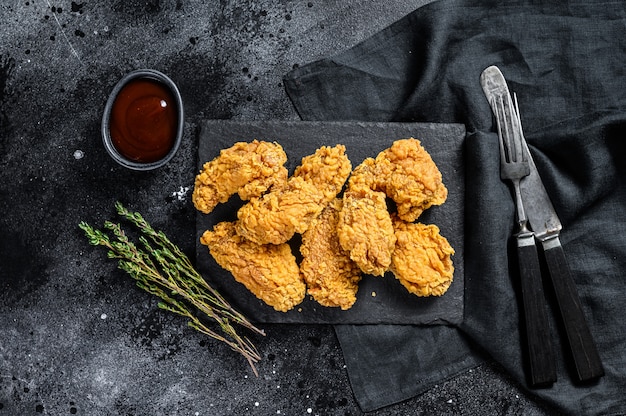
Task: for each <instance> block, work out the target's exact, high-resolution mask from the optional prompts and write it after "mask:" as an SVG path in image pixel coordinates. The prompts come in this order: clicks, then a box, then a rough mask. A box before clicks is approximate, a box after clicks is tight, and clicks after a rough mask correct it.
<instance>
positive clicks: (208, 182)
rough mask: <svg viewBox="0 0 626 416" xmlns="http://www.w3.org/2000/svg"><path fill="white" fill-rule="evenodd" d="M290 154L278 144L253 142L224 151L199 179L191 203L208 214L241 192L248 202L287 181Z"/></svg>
mask: <svg viewBox="0 0 626 416" xmlns="http://www.w3.org/2000/svg"><path fill="white" fill-rule="evenodd" d="M286 161H287V155H286V154H285V151H284V150H283V148H282V146H280V145H279V144H278V143H269V142H264V141H258V140H254V141H252V142H250V143H246V142H239V143H235V144H234V145H233V146H232V147H230V148H228V149H224V150H222V151H221V152H220V154H219V156H217V157H216V158H215V159H213V160H211V161H209V162H207V163H205V164H204V166H203V167H202V170H201V171H200V173H199V174H198V175H197V176H196V179H195V184H194V190H193V194H192V201H193V203H194V205H195V207H196V209H198V210H199V211H201V212H203V213H205V214H208V213H210V212H211V211H212V210H213V208H215V206H216V205H217V204H219V203H223V202H226V201H228V199H229V198H230V197H231V195H233V194H235V193H238V194H239V196H240V197H241V199H242V200H244V201H246V200H249V199H250V198H253V197H258V196H260V195H262V194H263V193H264V192H265V191H267V190H268V189H269V188H270V187H272V186H273V185H276V184H284V183H285V182H286V181H287V176H288V172H287V168H286V167H285V166H284V164H285V162H286Z"/></svg>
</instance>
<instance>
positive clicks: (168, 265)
mask: <svg viewBox="0 0 626 416" xmlns="http://www.w3.org/2000/svg"><path fill="white" fill-rule="evenodd" d="M115 208H116V210H117V213H118V214H119V215H120V216H121V217H123V218H125V219H126V220H128V221H130V222H131V223H132V224H134V225H135V226H136V227H137V228H138V229H139V231H140V232H141V234H140V236H139V242H140V245H136V244H134V243H133V242H132V241H130V239H129V237H128V236H127V235H126V233H125V232H124V230H123V229H122V227H121V225H120V224H117V223H114V222H111V221H106V222H105V223H104V229H105V230H106V231H102V230H98V229H95V228H93V227H92V226H90V225H89V224H87V223H86V222H84V221H82V222H81V223H80V224H79V227H80V228H81V229H82V230H83V231H84V232H85V235H86V236H87V238H88V240H89V243H90V244H92V245H94V246H104V247H106V248H107V249H108V250H109V251H108V257H109V258H111V259H118V266H119V268H120V269H122V270H124V271H126V272H127V273H128V274H130V276H131V277H132V278H133V279H135V281H136V283H137V286H139V287H140V288H141V289H143V290H145V291H146V292H148V293H151V294H153V295H156V296H158V297H160V298H161V301H160V302H159V304H158V306H159V307H160V308H161V309H164V310H167V311H170V312H173V313H176V314H178V315H182V316H184V317H187V318H188V319H189V322H188V325H189V326H190V327H192V328H194V329H196V330H198V331H200V332H201V333H203V334H206V335H208V336H210V337H213V338H215V339H217V340H219V341H223V342H225V343H226V344H227V345H228V346H229V347H230V348H231V349H233V350H234V351H236V352H238V353H240V354H242V355H243V356H244V357H245V358H246V360H248V363H249V364H250V366H251V367H252V370H253V371H254V374H256V375H258V373H257V370H256V367H255V363H257V362H258V361H259V360H260V358H261V357H260V355H259V353H258V352H257V350H256V348H255V347H254V345H253V344H252V342H250V340H249V339H248V338H246V337H243V336H241V335H239V333H238V332H237V330H236V328H235V327H234V326H233V324H236V325H239V326H243V327H245V328H248V329H249V330H251V331H253V332H256V333H258V334H261V335H265V333H264V332H263V331H262V330H260V329H258V328H256V327H255V326H254V325H252V324H251V323H250V322H249V321H248V319H247V318H246V317H245V316H243V315H242V314H241V313H239V312H237V311H236V310H235V309H233V308H232V307H231V306H230V304H229V303H228V302H227V301H226V300H225V299H224V298H223V297H222V296H221V295H220V293H219V292H218V291H217V290H216V289H214V288H213V287H211V286H210V285H209V284H208V283H207V282H206V281H205V280H204V279H203V278H202V276H201V275H200V274H199V273H198V272H197V271H196V270H195V268H194V267H193V265H192V264H191V262H190V261H189V258H188V257H187V256H186V255H185V254H184V253H183V252H182V251H181V250H180V249H179V248H178V247H177V246H176V245H175V244H173V243H172V242H171V241H170V240H169V239H168V238H167V236H166V235H165V234H164V233H163V232H161V231H158V232H157V231H155V230H154V229H153V228H152V226H151V225H150V224H149V223H148V222H147V221H146V220H145V219H144V218H143V217H142V216H141V215H140V214H139V213H137V212H134V213H133V212H130V211H129V210H127V209H126V208H125V207H124V206H123V205H122V204H121V203H119V202H117V203H116V204H115ZM107 231H108V232H109V233H112V234H113V236H114V237H115V238H111V236H110V235H109V234H107ZM197 311H200V312H202V313H204V314H205V315H206V316H208V317H209V318H211V319H212V320H213V321H215V322H216V323H217V324H218V325H219V327H220V329H221V333H219V332H216V331H214V330H212V329H210V328H209V327H208V326H207V325H206V324H205V323H204V322H203V321H202V320H201V319H200V318H199V317H198V316H197Z"/></svg>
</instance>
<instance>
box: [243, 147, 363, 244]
mask: <svg viewBox="0 0 626 416" xmlns="http://www.w3.org/2000/svg"><path fill="white" fill-rule="evenodd" d="M351 167H352V165H351V163H350V160H349V159H348V157H347V156H346V155H345V146H343V145H337V146H335V147H334V148H329V147H326V146H324V147H321V148H319V149H318V150H317V151H316V152H315V153H314V154H313V155H310V156H307V157H305V158H303V159H302V164H301V165H300V166H299V167H298V168H296V171H295V172H294V175H293V176H292V177H290V178H289V179H288V180H287V185H286V186H282V187H281V186H276V187H274V188H272V189H271V190H270V192H268V193H266V194H265V195H263V196H262V197H260V198H254V199H252V200H251V201H250V202H248V203H247V204H246V205H244V206H243V207H241V208H240V209H239V212H238V213H237V218H238V219H239V221H238V222H237V232H238V233H239V234H240V235H241V236H244V237H245V238H247V239H249V240H251V241H254V242H255V243H257V244H282V243H284V242H286V241H289V240H290V239H291V238H292V237H293V235H294V234H295V233H303V232H305V231H306V230H307V228H308V227H309V225H310V224H311V221H313V220H314V219H315V218H316V217H317V216H318V215H319V214H320V213H321V212H322V210H323V209H324V207H325V206H326V205H328V203H329V202H330V201H332V200H333V198H335V197H336V196H337V194H338V193H339V192H340V191H341V188H342V187H343V184H344V183H345V181H346V179H347V178H348V175H350V170H351Z"/></svg>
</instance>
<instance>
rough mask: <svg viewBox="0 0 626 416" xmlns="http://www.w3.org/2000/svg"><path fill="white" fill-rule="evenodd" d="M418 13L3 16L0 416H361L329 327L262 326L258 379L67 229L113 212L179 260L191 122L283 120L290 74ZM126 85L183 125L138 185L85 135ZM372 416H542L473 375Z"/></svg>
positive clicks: (125, 0)
mask: <svg viewBox="0 0 626 416" xmlns="http://www.w3.org/2000/svg"><path fill="white" fill-rule="evenodd" d="M426 2H427V1H416V2H412V1H398V2H391V3H387V2H384V3H383V2H379V1H370V0H367V1H353V0H341V1H331V2H326V1H324V2H323V1H319V0H313V1H280V2H278V1H276V2H271V1H245V2H244V1H241V2H237V1H220V2H204V1H200V0H197V1H189V0H171V1H166V0H110V1H104V0H97V1H96V0H94V1H89V0H84V1H80V2H70V1H61V0H59V1H53V0H45V1H40V0H34V1H24V0H16V1H14V0H11V1H3V2H2V4H1V5H0V16H1V21H2V24H1V25H0V212H1V213H2V215H1V216H0V237H1V238H0V415H5V414H6V415H31V414H33V415H37V414H50V415H64V414H84V415H108V414H111V415H117V414H120V415H161V414H163V415H165V414H167V415H231V414H258V415H272V414H282V415H308V414H313V415H358V414H361V411H360V410H359V408H358V406H357V404H356V402H355V400H354V398H353V395H352V393H351V390H350V385H349V381H348V378H347V374H346V371H345V366H344V363H343V358H342V355H341V351H340V349H339V346H338V343H337V340H336V338H335V335H334V332H333V329H332V327H331V326H326V325H307V326H296V325H266V326H265V330H266V332H267V334H268V335H267V337H265V338H255V339H254V341H255V342H256V344H257V346H258V348H259V350H260V352H261V354H262V356H263V360H262V361H261V363H260V364H259V367H258V368H259V374H260V376H259V377H258V378H256V377H255V376H254V375H253V374H252V372H251V371H250V369H249V368H248V367H247V364H246V363H245V361H244V360H243V359H241V358H239V356H237V355H236V354H234V353H232V352H231V351H230V350H228V349H227V348H226V347H224V346H223V345H222V344H220V343H218V342H216V341H213V340H211V339H209V338H207V337H205V336H202V335H201V334H198V333H196V332H193V331H192V330H191V329H188V328H187V327H186V325H185V322H184V320H183V319H182V318H179V317H177V316H173V315H170V314H168V313H165V312H162V311H161V310H159V309H158V308H157V307H156V300H155V299H154V298H153V297H151V296H150V295H148V294H146V293H144V292H142V291H140V290H139V289H137V288H136V287H135V286H134V284H133V282H132V281H131V280H130V278H128V276H126V275H125V274H123V273H122V272H120V271H118V270H117V269H116V267H115V264H114V263H113V262H111V261H108V260H106V259H105V253H104V251H103V250H101V249H95V248H92V247H91V246H88V245H87V242H86V240H85V239H84V237H83V236H82V234H81V232H80V230H79V229H78V228H77V224H78V222H79V221H80V220H86V221H88V222H90V223H95V224H100V223H101V222H103V221H104V220H105V219H108V218H111V217H112V216H113V203H114V201H116V200H120V201H122V202H124V203H125V204H126V205H127V206H129V207H130V208H132V209H133V210H138V211H141V212H142V213H143V214H144V215H145V216H146V217H147V219H148V220H150V221H151V222H152V223H153V225H155V226H156V227H157V228H160V229H163V230H164V231H165V232H166V233H167V234H168V235H169V236H170V237H171V238H172V239H173V240H174V241H175V242H176V243H178V244H179V245H180V246H181V247H182V248H183V249H184V251H185V252H187V253H188V254H189V255H190V256H191V257H192V258H193V257H194V247H195V241H194V224H195V223H194V219H195V211H194V209H193V206H192V204H191V200H190V199H191V198H190V195H191V187H192V185H193V178H194V176H195V173H196V151H197V134H198V128H199V125H200V123H201V121H202V120H203V119H233V120H297V119H298V117H297V114H296V113H295V111H294V109H293V107H292V105H291V103H290V102H289V100H288V98H287V96H286V94H285V92H284V88H283V86H282V84H281V82H282V76H283V75H284V74H285V73H286V72H288V71H289V70H291V69H292V68H294V67H295V66H297V65H300V64H305V63H307V62H310V61H313V60H316V59H318V58H322V57H324V56H327V55H329V54H334V53H337V52H339V51H342V50H344V49H346V48H349V47H351V46H354V45H355V44H356V43H358V42H360V41H361V40H363V39H365V38H367V37H368V36H369V35H371V34H373V33H375V32H377V31H378V30H380V29H382V28H384V27H385V26H387V25H388V24H390V23H392V22H394V21H395V20H397V19H399V18H400V17H402V16H403V15H405V14H406V13H408V12H410V11H412V10H414V9H415V8H417V7H418V6H420V5H422V4H424V3H426ZM138 68H153V69H157V70H160V71H162V72H165V73H166V74H168V75H170V76H171V78H172V79H173V80H174V81H175V82H176V83H177V84H178V86H179V88H180V90H181V94H182V96H183V100H184V103H185V110H186V123H185V137H184V143H183V145H182V147H181V149H180V151H179V152H178V153H177V155H176V156H175V158H174V159H173V161H172V162H171V163H170V164H169V165H167V166H166V167H164V168H161V169H159V170H157V171H154V172H150V173H141V172H132V171H129V170H126V169H124V168H122V167H119V166H117V165H116V164H115V163H114V162H113V161H112V160H111V159H110V158H109V157H108V156H107V155H106V153H105V151H104V148H103V146H102V144H101V139H100V135H99V126H100V118H101V114H102V111H103V107H104V103H105V101H106V98H107V95H108V93H109V91H110V90H111V89H112V88H113V86H114V84H115V83H116V82H117V81H118V80H119V78H121V77H122V76H123V75H124V74H125V73H127V72H129V71H131V70H133V69H138ZM421 121H428V120H421ZM372 414H375V415H404V414H471V415H473V414H502V415H513V414H515V415H519V414H523V415H542V414H547V411H546V410H545V409H544V408H543V407H542V406H541V404H539V403H537V402H534V401H533V400H532V399H530V398H529V397H528V396H527V395H526V394H525V393H523V392H522V391H521V390H519V389H518V388H517V387H516V386H515V385H513V384H511V383H510V381H509V380H508V379H507V378H506V376H504V375H503V374H502V373H501V372H500V370H499V369H498V368H496V367H494V366H493V365H491V364H489V363H486V364H484V365H483V366H481V367H478V368H475V369H473V370H471V371H468V372H465V373H463V374H459V375H458V376H456V377H455V378H453V379H451V380H449V381H446V382H445V383H442V384H440V385H438V386H437V387H436V388H433V389H432V390H430V391H428V392H426V393H425V394H423V395H421V396H419V397H417V398H415V399H412V400H410V401H408V402H405V403H402V404H398V405H395V406H392V407H389V408H386V409H383V410H380V411H378V412H374V413H372Z"/></svg>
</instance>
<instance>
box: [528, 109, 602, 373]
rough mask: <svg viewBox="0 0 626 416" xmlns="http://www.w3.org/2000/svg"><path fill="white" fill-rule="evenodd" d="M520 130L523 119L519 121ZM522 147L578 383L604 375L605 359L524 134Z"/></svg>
mask: <svg viewBox="0 0 626 416" xmlns="http://www.w3.org/2000/svg"><path fill="white" fill-rule="evenodd" d="M519 124H520V129H521V120H520V122H519ZM521 138H522V145H523V148H524V152H525V153H526V156H527V158H528V162H529V165H530V174H529V175H528V176H526V177H525V178H524V179H523V180H522V181H521V182H520V188H521V193H522V199H523V200H524V201H525V202H527V203H526V206H527V210H526V214H527V217H528V221H529V223H530V226H531V228H532V230H533V232H534V233H535V237H536V238H537V239H538V240H539V241H540V242H541V245H542V247H543V252H544V256H545V260H546V263H547V265H548V270H549V272H550V278H551V280H552V286H553V288H554V293H555V295H556V299H557V303H558V306H559V311H560V315H561V318H562V321H563V325H564V327H565V333H566V335H567V339H568V343H569V346H570V351H571V353H572V357H573V359H574V364H575V367H576V375H577V378H578V380H579V381H589V380H593V379H596V378H599V377H602V376H603V375H604V368H603V366H602V360H601V359H600V355H599V354H598V350H597V347H596V344H595V341H594V339H593V336H592V334H591V331H590V329H589V325H588V324H587V320H586V318H585V315H584V311H583V308H582V304H581V302H580V297H579V296H578V290H577V289H576V283H575V282H574V279H573V276H572V273H571V271H570V268H569V265H568V263H567V258H566V256H565V251H564V250H563V246H562V245H561V241H560V239H559V235H560V233H561V230H562V229H563V226H562V224H561V221H560V220H559V217H558V215H557V213H556V211H555V209H554V206H553V205H552V201H551V200H550V197H549V195H548V192H547V191H546V188H545V186H544V184H543V181H542V180H541V177H540V176H539V171H538V170H537V166H536V165H535V161H534V160H533V158H532V155H531V153H530V149H529V147H528V143H527V142H526V139H525V138H524V135H523V133H522V137H521Z"/></svg>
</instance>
